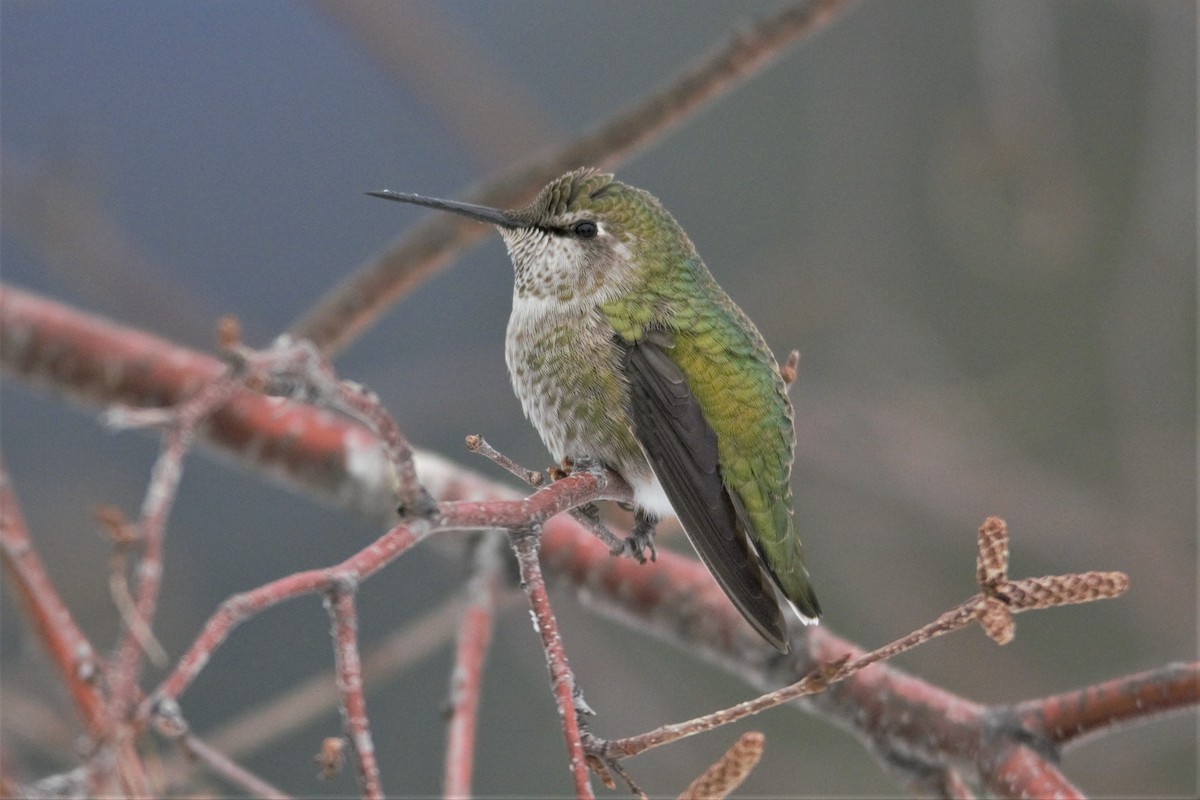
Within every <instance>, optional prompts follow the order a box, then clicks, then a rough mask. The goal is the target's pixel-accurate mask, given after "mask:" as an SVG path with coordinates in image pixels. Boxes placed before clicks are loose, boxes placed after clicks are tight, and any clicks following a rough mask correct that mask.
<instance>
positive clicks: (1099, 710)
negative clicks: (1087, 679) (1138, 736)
mask: <svg viewBox="0 0 1200 800" xmlns="http://www.w3.org/2000/svg"><path fill="white" fill-rule="evenodd" d="M1198 704H1200V663H1191V664H1168V665H1167V666H1165V667H1160V668H1159V669H1152V670H1149V671H1147V672H1139V673H1138V674H1136V675H1126V676H1125V677H1122V678H1116V679H1114V680H1111V681H1106V682H1104V683H1099V684H1096V685H1095V686H1088V687H1086V688H1083V689H1076V690H1074V691H1071V692H1065V693H1063V694H1056V695H1052V696H1050V697H1043V698H1040V699H1037V700H1027V701H1025V702H1024V703H1018V704H1017V705H1015V706H1013V707H1012V709H1011V713H1012V714H1013V715H1015V718H1016V719H1017V720H1018V722H1019V724H1020V726H1021V727H1022V728H1024V729H1026V730H1030V731H1037V732H1038V733H1039V734H1040V735H1041V736H1042V737H1044V738H1045V740H1046V741H1048V742H1050V743H1051V744H1053V745H1054V746H1056V747H1061V746H1064V745H1068V744H1072V745H1073V744H1079V742H1080V741H1082V740H1084V739H1086V738H1088V737H1089V736H1092V735H1095V734H1097V733H1102V732H1106V731H1108V730H1111V728H1112V727H1113V726H1114V725H1120V724H1123V723H1126V722H1143V721H1145V720H1146V718H1147V717H1148V716H1149V715H1151V714H1168V713H1171V712H1174V711H1180V710H1182V709H1185V708H1192V707H1194V706H1196V705H1198Z"/></svg>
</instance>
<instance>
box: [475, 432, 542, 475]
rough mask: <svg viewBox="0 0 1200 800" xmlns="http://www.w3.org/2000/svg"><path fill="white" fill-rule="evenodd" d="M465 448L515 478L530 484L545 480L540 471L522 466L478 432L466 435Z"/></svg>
mask: <svg viewBox="0 0 1200 800" xmlns="http://www.w3.org/2000/svg"><path fill="white" fill-rule="evenodd" d="M467 449H468V450H470V451H471V452H472V453H478V454H479V455H481V456H483V457H484V458H486V459H488V460H489V461H491V462H492V463H494V464H496V465H497V466H499V467H501V468H502V469H503V470H504V471H506V472H508V473H509V474H510V475H514V476H516V477H517V478H520V479H521V480H523V481H525V483H528V484H529V485H530V486H541V485H542V484H543V483H545V482H546V478H545V476H544V475H542V473H540V472H537V471H536V470H532V469H526V468H525V467H522V466H521V465H520V464H518V463H517V462H515V461H513V460H512V459H511V458H509V457H508V456H506V455H504V453H501V452H500V451H499V450H497V449H496V448H494V447H492V446H491V445H490V444H488V443H487V439H484V438H483V437H482V436H480V435H479V434H478V433H472V434H471V435H470V436H468V437H467Z"/></svg>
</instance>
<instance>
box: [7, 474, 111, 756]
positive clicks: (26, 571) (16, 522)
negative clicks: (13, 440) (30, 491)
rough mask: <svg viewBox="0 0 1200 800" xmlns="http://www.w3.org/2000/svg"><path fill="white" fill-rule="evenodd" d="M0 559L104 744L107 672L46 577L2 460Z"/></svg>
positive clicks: (65, 682) (62, 676)
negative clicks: (102, 682) (102, 683)
mask: <svg viewBox="0 0 1200 800" xmlns="http://www.w3.org/2000/svg"><path fill="white" fill-rule="evenodd" d="M0 557H3V563H4V569H5V572H6V573H7V575H8V579H9V585H10V586H11V587H12V589H13V590H14V591H15V593H16V594H17V596H18V597H19V598H20V599H21V602H22V604H23V606H24V609H25V613H26V614H27V615H28V617H29V620H30V621H31V622H32V628H33V630H34V631H35V632H36V634H37V637H38V639H39V640H40V641H41V643H42V647H43V648H44V649H45V650H46V653H47V655H48V656H49V657H50V662H51V663H52V664H54V666H55V668H57V670H58V674H59V677H60V679H61V680H62V683H63V686H65V687H66V688H67V691H68V693H69V694H70V695H71V699H72V700H73V701H74V703H75V709H76V711H77V712H78V713H79V716H80V718H81V719H82V720H83V723H84V727H85V728H86V729H87V731H88V734H89V736H90V737H91V738H92V739H93V741H98V740H99V739H101V738H102V737H104V736H105V735H106V734H107V732H108V730H109V726H110V719H111V718H110V717H109V716H108V715H107V713H106V708H105V703H104V697H103V695H102V694H101V692H100V690H99V688H98V685H99V682H100V678H101V672H102V671H103V670H104V666H103V664H102V663H101V662H100V660H99V658H98V657H97V656H96V652H95V650H94V649H93V648H92V644H91V642H89V641H88V639H87V637H86V636H84V635H83V632H82V631H81V630H80V629H79V627H78V626H77V625H76V624H75V618H74V617H73V616H72V615H71V612H70V610H69V609H68V608H67V606H66V604H65V603H64V602H63V600H62V597H60V596H59V594H58V591H57V590H56V589H55V588H54V584H53V583H51V582H50V578H49V576H48V575H47V574H46V568H45V565H44V564H43V563H42V560H41V557H40V556H38V552H37V550H36V549H35V548H34V546H33V541H32V540H31V539H30V538H29V531H28V529H27V528H26V527H25V518H24V516H23V515H22V513H21V507H20V505H19V504H18V503H17V497H16V494H15V493H14V492H13V489H12V485H11V484H10V483H9V479H8V472H7V470H5V468H4V464H3V461H2V460H0Z"/></svg>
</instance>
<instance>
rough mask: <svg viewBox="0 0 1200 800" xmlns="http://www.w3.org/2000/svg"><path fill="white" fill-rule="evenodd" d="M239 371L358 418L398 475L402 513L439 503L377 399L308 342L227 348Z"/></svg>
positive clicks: (425, 511) (275, 390) (426, 510)
mask: <svg viewBox="0 0 1200 800" xmlns="http://www.w3.org/2000/svg"><path fill="white" fill-rule="evenodd" d="M226 350H227V352H228V353H229V354H230V355H231V357H232V358H233V359H234V360H235V364H236V366H237V367H238V368H239V370H241V371H244V372H246V373H248V374H249V375H250V376H253V377H257V378H260V379H261V380H263V381H265V383H266V390H267V392H268V393H269V394H276V395H284V396H291V397H292V398H293V399H304V400H308V401H310V402H317V403H319V404H321V405H325V406H328V407H330V408H333V409H335V410H337V411H340V412H342V413H343V414H346V415H348V416H350V417H351V418H353V419H356V420H358V421H359V422H361V423H362V424H363V425H365V426H366V427H367V428H368V429H369V430H370V431H372V432H373V433H374V434H375V435H376V436H377V437H379V443H380V444H381V445H382V447H383V452H384V454H385V455H386V456H387V459H388V461H389V462H390V464H391V467H392V471H393V473H394V474H395V477H396V494H397V496H398V497H399V500H400V508H399V510H400V514H401V515H402V516H403V515H410V514H411V515H415V516H427V515H429V514H432V513H433V512H434V511H435V510H436V506H437V503H436V502H434V499H433V497H432V496H431V495H430V494H429V492H428V491H426V490H425V487H424V486H422V485H421V482H420V480H419V479H418V477H417V472H416V467H415V466H414V465H413V451H412V446H411V445H410V444H409V443H408V439H406V438H405V436H404V434H403V433H401V431H400V427H399V426H398V425H397V424H396V421H395V420H394V419H392V416H391V414H389V413H388V411H387V408H385V407H384V405H383V403H382V402H381V401H380V399H379V396H378V395H377V394H375V393H374V392H372V391H371V390H369V389H367V388H366V387H364V386H362V385H361V384H358V383H355V382H354V381H345V380H340V379H339V378H338V377H337V374H336V373H335V372H334V369H333V365H332V364H330V363H329V361H328V360H327V359H326V358H325V357H324V356H323V355H321V353H320V352H319V351H318V350H317V348H316V347H315V346H314V345H313V344H312V343H311V342H308V341H304V340H299V341H297V340H294V339H292V338H291V337H290V336H286V335H285V336H280V337H279V338H278V339H276V340H275V342H274V343H272V345H271V346H270V347H268V348H267V349H265V350H251V349H249V348H247V347H244V346H242V345H240V344H234V345H230V346H227V348H226Z"/></svg>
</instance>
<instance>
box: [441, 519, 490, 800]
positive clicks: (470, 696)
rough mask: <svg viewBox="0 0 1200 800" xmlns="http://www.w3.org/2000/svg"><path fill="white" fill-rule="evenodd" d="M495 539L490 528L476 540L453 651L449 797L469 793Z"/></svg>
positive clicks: (487, 634) (445, 793)
mask: <svg viewBox="0 0 1200 800" xmlns="http://www.w3.org/2000/svg"><path fill="white" fill-rule="evenodd" d="M498 539H499V537H498V536H497V535H496V534H492V533H488V534H484V535H483V536H481V537H480V538H479V539H477V540H476V541H475V542H474V552H473V557H472V559H471V577H470V579H469V580H468V581H467V592H466V594H467V605H466V608H465V609H463V614H462V623H461V627H460V628H459V632H458V645H457V647H456V648H455V652H454V669H453V671H452V672H451V685H450V714H449V716H450V725H449V733H448V735H447V741H446V774H445V784H444V786H443V790H442V794H443V796H445V797H447V798H454V797H469V796H470V795H471V772H472V770H473V767H474V762H475V728H476V720H477V717H478V712H479V696H480V694H481V692H482V690H483V665H484V662H485V661H486V660H487V651H488V647H489V645H490V644H491V640H492V625H493V622H494V619H495V615H496V598H497V595H498V594H499V591H500V564H501V562H500V552H499V548H498V547H497V544H498Z"/></svg>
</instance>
